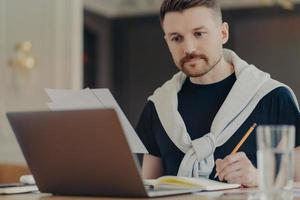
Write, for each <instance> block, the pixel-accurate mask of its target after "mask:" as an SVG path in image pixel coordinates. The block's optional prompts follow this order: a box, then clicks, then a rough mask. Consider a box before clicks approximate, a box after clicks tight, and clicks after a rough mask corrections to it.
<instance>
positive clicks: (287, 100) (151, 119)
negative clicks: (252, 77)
mask: <svg viewBox="0 0 300 200" xmlns="http://www.w3.org/2000/svg"><path fill="white" fill-rule="evenodd" d="M235 81H236V76H235V74H234V73H233V74H232V75H230V76H228V77H227V78H225V79H224V80H222V81H220V82H217V83H213V84H208V85H201V84H194V83H192V82H191V81H190V79H189V78H187V79H186V80H185V82H184V84H183V86H182V88H181V90H180V91H179V93H178V111H179V113H180V115H181V117H182V119H183V120H184V122H185V125H186V128H187V132H188V133H189V135H190V137H191V139H192V140H194V139H197V138H200V137H201V136H203V135H205V134H206V133H208V132H209V131H210V127H211V124H212V121H213V119H214V117H215V115H216V114H217V112H218V110H219V109H220V107H221V105H222V104H223V102H224V100H225V98H226V97H227V95H228V93H229V91H230V90H231V88H232V86H233V85H234V83H235ZM253 123H257V124H258V125H262V124H290V125H295V126H296V130H297V131H296V146H298V145H300V113H299V111H298V109H297V107H296V104H295V102H294V100H293V98H292V95H291V93H290V91H289V90H288V89H286V88H285V87H279V88H276V89H274V90H273V91H271V92H270V93H269V94H267V95H266V96H265V97H263V98H262V99H261V100H260V102H259V103H258V105H257V106H256V107H255V109H254V110H253V112H252V113H251V114H250V116H249V117H248V118H247V119H246V121H245V122H244V123H243V124H242V126H241V127H239V129H238V130H237V131H236V132H235V133H234V134H233V135H232V137H231V138H230V139H228V140H227V141H226V142H225V143H224V144H223V145H222V146H220V147H217V148H216V150H215V152H214V158H215V159H218V158H221V159H223V158H224V157H226V156H227V155H229V154H230V153H231V151H232V150H233V149H234V147H235V146H236V145H237V144H238V142H239V141H240V140H241V138H242V137H243V136H244V134H245V133H246V131H247V130H248V129H249V128H250V126H251V125H252V124H253ZM136 131H137V133H138V135H139V137H140V139H141V140H142V142H143V143H144V145H145V146H146V148H147V150H148V151H149V154H151V155H154V156H157V157H160V158H161V159H162V163H163V168H164V175H177V172H178V168H179V165H180V163H181V161H182V159H183V157H184V153H183V152H182V151H181V150H180V149H178V148H177V147H176V146H175V144H174V143H173V142H172V141H171V140H170V138H169V136H168V135H167V133H166V132H165V130H164V128H163V127H162V124H161V122H160V120H159V117H158V115H157V112H156V109H155V106H154V104H153V102H151V101H148V102H147V104H146V105H145V107H144V110H143V112H142V114H141V117H140V120H139V122H138V125H137V127H136ZM239 151H243V152H245V153H246V155H247V156H248V158H249V159H250V160H251V162H252V163H253V165H254V166H257V163H256V134H255V131H254V132H253V133H251V134H250V136H249V137H248V139H247V140H246V142H245V143H244V144H243V145H242V146H241V148H240V150H239ZM214 175H215V169H214V170H213V172H212V173H211V175H210V178H213V176H214Z"/></svg>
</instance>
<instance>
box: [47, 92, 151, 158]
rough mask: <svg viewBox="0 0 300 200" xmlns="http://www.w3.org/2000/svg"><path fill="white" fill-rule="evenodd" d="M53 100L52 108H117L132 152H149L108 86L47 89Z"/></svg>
mask: <svg viewBox="0 0 300 200" xmlns="http://www.w3.org/2000/svg"><path fill="white" fill-rule="evenodd" d="M45 90H46V93H47V94H48V96H49V98H50V99H51V102H50V103H48V104H47V105H48V107H49V108H50V109H51V110H78V109H97V108H98V109H99V108H113V109H115V111H116V113H117V114H118V117H119V119H120V123H121V125H122V128H123V130H124V133H125V136H126V138H127V141H128V143H129V146H130V149H131V152H132V153H148V151H147V149H146V148H145V146H144V144H143V143H142V142H141V140H140V139H139V137H138V136H137V134H136V132H135V130H134V128H133V127H132V126H131V124H130V123H129V121H128V119H127V118H126V116H125V114H124V113H123V111H122V110H121V108H120V106H119V105H118V103H117V101H116V100H115V99H114V97H113V96H112V94H111V92H110V91H109V90H108V89H107V88H101V89H89V88H86V89H83V90H77V91H76V90H64V89H45Z"/></svg>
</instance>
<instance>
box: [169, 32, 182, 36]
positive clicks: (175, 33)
mask: <svg viewBox="0 0 300 200" xmlns="http://www.w3.org/2000/svg"><path fill="white" fill-rule="evenodd" d="M167 35H168V36H169V37H171V36H174V35H176V36H177V35H180V34H179V33H177V32H171V33H168V34H167Z"/></svg>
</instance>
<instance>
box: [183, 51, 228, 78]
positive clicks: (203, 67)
mask: <svg viewBox="0 0 300 200" xmlns="http://www.w3.org/2000/svg"><path fill="white" fill-rule="evenodd" d="M222 58H223V54H221V55H220V57H219V59H217V60H216V61H215V62H213V63H212V64H211V63H210V62H209V58H208V57H207V56H206V55H205V54H195V53H192V54H186V56H184V57H183V58H182V59H180V70H181V71H182V72H183V73H184V74H185V75H187V76H188V77H192V78H195V77H201V76H204V75H205V74H207V73H208V72H210V71H211V70H212V69H213V68H214V67H215V66H216V65H217V64H218V63H220V61H221V60H222ZM192 60H195V61H196V62H195V63H188V62H190V61H192ZM199 62H201V63H199Z"/></svg>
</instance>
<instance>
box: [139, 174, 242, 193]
mask: <svg viewBox="0 0 300 200" xmlns="http://www.w3.org/2000/svg"><path fill="white" fill-rule="evenodd" d="M144 184H145V185H148V186H150V187H153V188H186V189H187V188H190V189H191V188H199V189H202V190H206V191H212V190H225V189H233V188H239V187H241V185H240V184H229V183H223V182H219V181H214V180H210V179H206V178H188V177H179V176H162V177H160V178H157V179H145V180H144Z"/></svg>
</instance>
